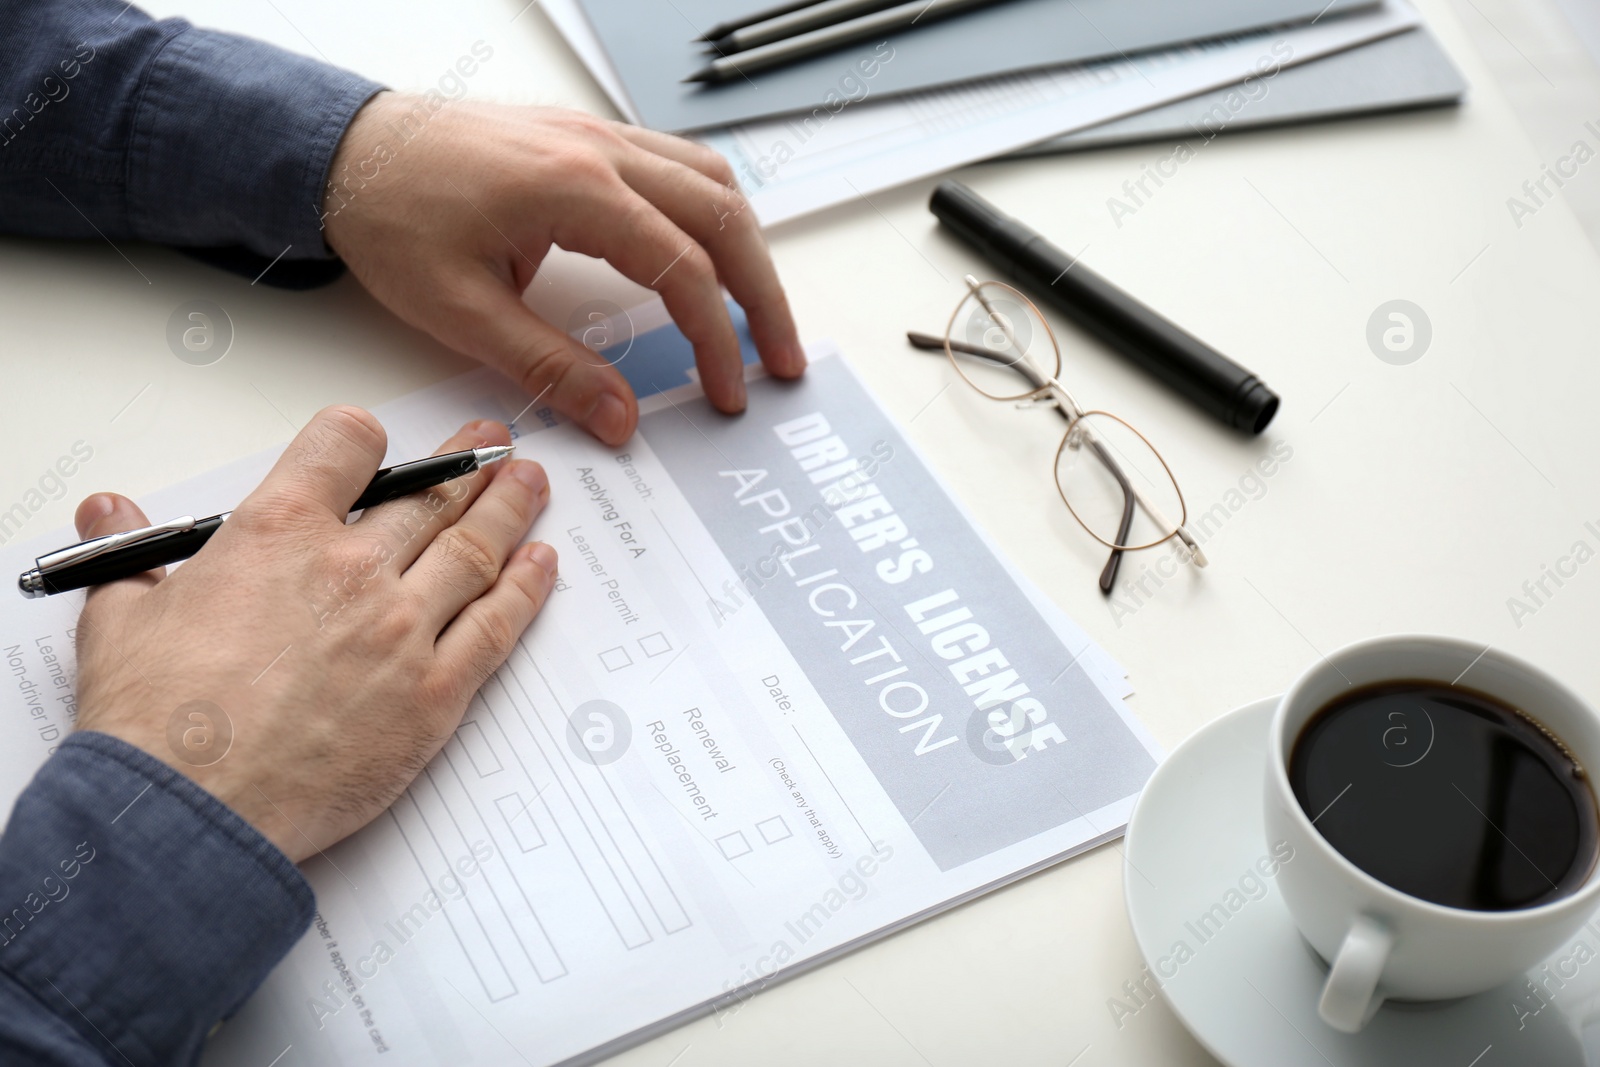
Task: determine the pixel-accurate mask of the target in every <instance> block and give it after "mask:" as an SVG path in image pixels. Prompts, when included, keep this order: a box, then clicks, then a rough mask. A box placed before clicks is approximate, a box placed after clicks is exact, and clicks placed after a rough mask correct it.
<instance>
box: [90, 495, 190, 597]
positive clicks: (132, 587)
mask: <svg viewBox="0 0 1600 1067" xmlns="http://www.w3.org/2000/svg"><path fill="white" fill-rule="evenodd" d="M73 523H74V525H76V526H77V528H78V536H79V537H80V538H82V539H83V540H85V541H88V540H90V539H92V538H96V537H106V536H108V535H110V534H117V533H126V532H127V531H129V530H137V529H140V528H141V527H144V526H149V525H150V520H149V519H147V518H145V514H144V511H143V510H142V509H141V508H140V507H139V505H138V504H135V503H134V502H133V501H131V500H129V499H128V498H127V497H125V496H122V495H121V494H118V493H95V494H93V495H91V496H88V497H86V498H85V499H84V501H83V502H82V503H81V504H79V505H78V510H77V512H76V513H75V514H74V515H73ZM166 576H167V569H166V568H165V567H157V568H155V569H154V570H149V571H145V572H144V573H143V574H135V575H133V576H132V577H129V578H122V579H119V580H118V581H115V582H107V583H105V584H104V585H96V586H91V587H90V589H89V596H88V600H87V601H86V602H85V604H84V609H83V610H84V612H85V613H86V614H89V615H94V614H98V613H99V612H102V611H106V610H115V609H116V608H117V607H118V606H120V605H125V604H128V603H130V602H132V601H133V600H136V599H138V598H139V597H141V596H143V595H144V594H145V593H147V592H149V590H150V588H151V587H152V586H154V585H155V584H156V583H157V582H159V581H161V580H162V579H163V578H165V577H166ZM91 621H92V620H91Z"/></svg>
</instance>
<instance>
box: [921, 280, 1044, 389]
mask: <svg viewBox="0 0 1600 1067" xmlns="http://www.w3.org/2000/svg"><path fill="white" fill-rule="evenodd" d="M978 288H980V289H986V288H993V289H1003V290H1005V291H1006V292H1007V293H1009V294H1011V295H1012V296H1013V297H1015V298H1016V299H1017V301H1018V302H1019V303H1021V304H1022V306H1024V307H1026V308H1027V309H1028V310H1029V311H1031V312H1032V313H1033V317H1034V319H1035V321H1037V322H1038V323H1039V324H1040V325H1041V326H1043V327H1044V335H1045V336H1046V337H1048V338H1049V339H1050V348H1051V350H1052V351H1053V352H1054V353H1055V357H1056V365H1055V369H1054V370H1050V371H1047V372H1045V376H1046V377H1049V378H1056V377H1059V376H1060V375H1061V345H1060V344H1058V343H1057V342H1056V334H1055V331H1054V330H1052V329H1051V328H1050V324H1049V323H1047V322H1045V321H1044V316H1043V315H1042V314H1040V313H1039V308H1038V307H1037V306H1036V305H1035V304H1034V302H1033V301H1032V300H1029V299H1028V298H1027V297H1026V296H1025V295H1023V293H1022V292H1021V291H1019V290H1017V289H1015V288H1013V287H1011V286H1009V285H1007V284H1006V283H1005V282H982V283H981V284H979V286H978ZM969 301H971V302H974V303H977V304H978V306H979V307H980V308H981V307H982V306H983V305H982V303H981V302H979V301H978V298H977V296H976V294H973V293H968V294H967V295H966V296H964V297H962V298H961V302H960V303H959V304H957V305H956V309H955V310H954V311H952V312H950V321H949V322H948V323H946V324H945V328H944V354H945V358H947V359H949V360H950V366H951V367H952V368H954V369H955V372H956V375H957V376H958V377H959V378H960V379H961V380H962V381H964V382H966V383H967V384H968V385H969V386H971V387H972V390H973V392H975V393H977V394H978V395H979V396H986V397H988V398H989V399H990V400H1027V399H1028V398H1030V397H1035V396H1038V395H1039V393H1040V392H1041V391H1042V390H1041V389H1040V388H1039V387H1037V386H1036V387H1034V388H1032V389H1029V390H1027V391H1026V392H1022V393H1017V394H1016V395H1014V396H1000V395H998V394H996V393H991V392H989V391H988V390H987V389H984V388H983V387H982V386H980V385H978V384H977V383H976V382H974V381H973V380H972V379H971V378H969V377H967V373H966V371H964V370H962V369H961V364H960V363H959V362H957V360H956V354H955V350H954V349H952V348H951V347H950V335H951V334H952V333H954V332H955V328H956V319H958V318H960V317H961V309H962V308H964V307H966V306H967V303H968V302H969ZM1022 358H1024V359H1026V358H1027V353H1022Z"/></svg>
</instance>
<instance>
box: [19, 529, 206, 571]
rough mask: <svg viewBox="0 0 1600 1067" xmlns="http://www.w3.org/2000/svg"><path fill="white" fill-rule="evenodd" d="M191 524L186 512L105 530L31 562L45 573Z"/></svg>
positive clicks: (177, 531) (179, 530)
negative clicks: (135, 526) (155, 521)
mask: <svg viewBox="0 0 1600 1067" xmlns="http://www.w3.org/2000/svg"><path fill="white" fill-rule="evenodd" d="M194 526H195V520H194V516H193V515H185V516H183V517H182V518H179V519H173V520H171V521H170V522H163V523H159V524H158V525H155V526H145V527H141V528H140V529H137V530H124V531H123V532H122V533H114V534H106V535H105V536H104V537H95V538H91V539H90V540H88V541H80V542H79V543H77V544H75V545H68V546H67V547H66V548H58V549H56V550H55V551H54V552H50V553H46V554H45V555H43V556H40V557H39V558H38V559H36V560H34V561H33V563H34V566H35V567H37V568H38V569H39V571H40V572H41V573H45V574H48V573H49V572H50V571H53V570H58V569H60V568H62V567H65V566H68V565H69V564H73V563H82V562H84V561H85V560H90V559H94V558H96V557H97V556H103V555H105V554H106V553H107V552H111V551H114V550H116V549H119V548H126V547H127V546H128V545H136V544H139V543H140V542H143V541H149V540H151V539H152V538H156V537H164V536H166V535H167V534H174V533H183V532H184V531H186V530H192V529H194Z"/></svg>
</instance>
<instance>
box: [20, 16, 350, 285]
mask: <svg viewBox="0 0 1600 1067" xmlns="http://www.w3.org/2000/svg"><path fill="white" fill-rule="evenodd" d="M0 20H3V22H0V25H3V26H4V29H0V229H3V230H4V231H6V232H9V233H13V234H26V235H32V236H40V237H75V238H86V239H95V240H98V239H101V238H104V239H107V240H111V241H119V240H142V241H150V242H155V243H159V244H166V245H173V246H177V247H180V248H184V249H186V250H191V251H194V252H196V254H199V255H201V256H202V257H203V258H207V259H210V260H212V261H214V262H217V263H219V264H220V265H224V266H230V267H233V268H234V269H236V270H240V271H247V270H249V269H251V268H252V267H255V268H256V269H259V266H264V265H265V264H266V263H268V262H271V261H272V260H274V259H277V258H279V257H282V262H283V264H284V269H283V270H282V272H281V273H280V271H279V270H276V269H275V270H274V272H273V274H276V275H279V276H278V277H271V276H269V277H268V279H267V280H269V281H274V282H278V283H279V284H304V283H305V277H311V278H314V277H315V276H316V275H317V274H318V273H326V265H327V263H328V262H329V261H331V260H332V258H333V254H332V252H331V251H330V249H329V248H328V246H327V244H326V242H325V241H324V239H323V230H322V206H321V205H322V202H323V199H324V190H325V189H326V186H327V178H328V170H329V166H330V164H331V163H332V160H333V154H334V150H335V149H336V148H337V147H338V144H339V140H340V138H341V137H342V136H343V135H344V131H345V129H346V128H347V127H348V126H349V124H350V121H351V119H352V118H354V116H355V114H356V112H357V111H358V110H360V108H361V106H362V104H364V103H365V102H366V101H367V100H368V99H369V98H370V97H371V96H372V95H373V94H374V93H376V92H378V91H379V90H380V89H381V88H382V86H380V85H378V84H377V83H375V82H372V81H369V80H367V79H365V78H362V77H360V76H358V75H356V74H352V73H350V72H349V71H345V70H341V69H339V68H337V67H334V66H331V65H329V64H326V63H321V62H318V61H316V60H313V59H309V58H307V57H304V56H299V55H296V54H294V53H291V52H287V51H284V50H283V49H280V48H277V47H274V46H273V45H269V44H266V43H264V42H262V41H256V40H252V39H249V38H245V37H237V36H234V35H231V34H226V33H219V32H216V31H212V30H205V29H199V28H196V27H194V26H191V25H190V24H189V23H187V22H185V21H184V20H182V19H163V20H160V21H156V20H153V19H151V18H150V17H149V16H147V15H145V14H144V13H143V12H141V11H139V10H138V9H136V8H133V7H130V6H128V5H127V4H125V3H123V2H121V0H0ZM308 261H309V262H308ZM317 261H321V264H320V271H319V265H317ZM297 265H302V266H304V267H305V268H308V269H309V270H310V272H311V274H310V275H308V276H305V277H302V278H297V277H296V276H295V272H296V267H297Z"/></svg>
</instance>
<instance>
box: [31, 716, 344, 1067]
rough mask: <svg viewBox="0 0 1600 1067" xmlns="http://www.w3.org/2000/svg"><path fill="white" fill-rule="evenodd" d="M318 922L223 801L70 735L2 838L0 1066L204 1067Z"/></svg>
mask: <svg viewBox="0 0 1600 1067" xmlns="http://www.w3.org/2000/svg"><path fill="white" fill-rule="evenodd" d="M314 907H315V899H314V897H313V895H312V892H311V887H310V886H309V885H307V884H306V881H305V879H304V878H303V877H302V876H301V874H300V872H299V871H298V870H297V869H296V868H295V866H294V864H292V863H291V862H289V859H288V857H287V856H285V855H284V854H283V853H282V852H280V851H279V850H278V849H277V848H276V847H274V846H273V845H272V844H271V842H269V841H268V840H267V839H266V838H264V837H262V836H261V834H260V833H258V832H257V831H256V830H255V829H254V828H253V827H251V826H250V825H249V824H247V823H246V822H245V821H244V820H243V819H241V818H240V817H239V816H238V815H236V814H234V812H233V811H232V810H231V809H229V808H228V807H227V806H226V805H224V804H223V803H222V802H220V801H219V800H217V799H216V798H215V797H213V796H212V795H211V794H210V793H207V792H206V791H205V790H204V789H202V788H200V786H198V785H196V784H195V783H194V782H193V781H191V780H190V779H189V778H187V777H185V776H184V775H182V774H180V773H178V772H177V771H175V770H173V769H172V768H171V767H169V766H167V765H166V764H165V763H162V762H161V761H160V760H157V759H155V758H154V757H152V756H150V755H148V754H146V753H145V752H143V751H141V750H139V749H137V748H134V747H133V746H132V745H129V744H126V743H125V742H122V741H120V740H117V739H116V738H113V737H111V736H109V735H107V734H99V733H78V734H73V735H72V736H70V737H69V738H68V739H67V740H66V741H65V742H64V743H63V744H62V745H61V747H60V748H59V749H58V750H57V751H56V753H55V754H54V755H53V756H51V757H50V759H49V760H48V761H47V762H46V763H45V765H44V766H43V767H42V768H41V769H40V770H39V773H38V774H37V775H36V776H35V777H34V779H33V781H32V782H31V783H30V784H29V785H28V787H27V789H25V790H24V791H23V793H22V795H21V796H20V797H19V798H18V800H17V804H16V807H15V808H14V809H13V811H12V813H11V819H10V821H9V822H8V823H7V825H6V828H5V833H4V835H3V836H0V908H4V909H5V910H4V912H0V1063H6V1064H13V1063H15V1064H24V1063H26V1064H30V1065H48V1067H107V1065H111V1064H115V1065H123V1064H136V1065H138V1067H145V1065H147V1064H160V1065H167V1064H187V1063H193V1062H194V1061H195V1060H196V1059H197V1058H198V1055H199V1051H200V1047H201V1044H202V1042H203V1041H204V1040H205V1037H206V1034H207V1033H208V1032H209V1031H210V1029H211V1028H212V1026H213V1025H214V1024H215V1023H217V1022H218V1021H219V1020H221V1019H224V1018H226V1017H228V1016H229V1015H231V1014H233V1013H234V1012H235V1011H236V1010H238V1008H239V1007H240V1006H241V1005H242V1004H243V1003H244V1001H245V998H247V997H248V996H249V995H250V994H251V992H253V991H254V990H255V988H256V987H257V986H258V985H260V984H261V981H262V980H263V979H264V978H265V977H266V976H267V972H269V971H270V970H271V969H272V968H273V966H275V965H276V964H277V962H278V961H279V960H280V959H282V958H283V956H284V955H285V954H286V953H287V952H288V951H289V949H290V948H292V947H293V946H294V944H295V942H296V941H297V940H298V939H299V938H300V936H301V934H303V933H304V932H305V930H306V928H307V926H308V925H309V924H310V922H311V918H312V915H313V911H314Z"/></svg>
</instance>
